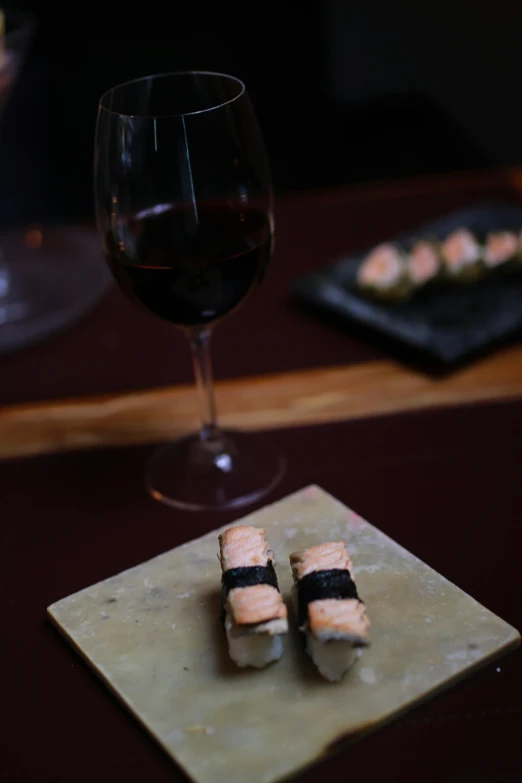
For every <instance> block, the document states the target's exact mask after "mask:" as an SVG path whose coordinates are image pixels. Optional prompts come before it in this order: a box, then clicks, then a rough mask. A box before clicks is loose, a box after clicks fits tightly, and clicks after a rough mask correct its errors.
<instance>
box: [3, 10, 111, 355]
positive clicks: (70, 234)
mask: <svg viewBox="0 0 522 783" xmlns="http://www.w3.org/2000/svg"><path fill="white" fill-rule="evenodd" d="M34 29H35V21H34V18H33V17H32V16H31V14H29V13H27V12H25V11H15V10H10V9H7V10H5V11H3V10H0V119H3V115H4V113H5V111H9V101H8V98H9V94H10V92H11V90H12V88H13V86H14V84H15V82H16V79H17V76H18V74H19V72H20V70H21V68H22V65H23V61H24V57H25V54H26V50H27V48H28V45H29V43H30V41H31V38H32V35H33V32H34ZM6 104H7V108H6ZM5 224H6V220H5V218H4V221H3V225H4V226H5ZM100 256H101V253H100V252H99V246H97V245H95V244H94V243H93V232H92V231H88V230H86V229H85V227H83V226H78V227H72V226H68V227H65V228H60V229H58V228H53V227H50V228H43V227H42V226H40V225H37V226H32V225H30V226H27V228H26V230H25V231H23V232H18V233H16V232H13V231H11V230H9V231H5V232H2V236H1V237H0V354H3V353H9V352H11V351H14V350H18V349H19V348H22V347H23V346H25V345H28V344H30V343H34V342H37V341H39V340H42V339H43V338H44V337H46V336H48V335H49V334H51V333H53V332H55V331H57V330H59V329H61V328H63V327H64V326H67V325H69V324H70V323H71V322H72V321H73V320H75V319H76V318H78V317H79V316H81V315H83V314H84V313H85V312H86V311H87V310H88V309H89V308H90V307H91V306H92V305H93V304H94V303H95V302H96V301H98V299H99V298H100V296H101V295H102V294H103V293H104V292H105V290H106V286H107V283H108V282H109V281H110V276H109V274H108V272H107V269H106V267H105V265H104V264H103V261H102V259H101V258H100Z"/></svg>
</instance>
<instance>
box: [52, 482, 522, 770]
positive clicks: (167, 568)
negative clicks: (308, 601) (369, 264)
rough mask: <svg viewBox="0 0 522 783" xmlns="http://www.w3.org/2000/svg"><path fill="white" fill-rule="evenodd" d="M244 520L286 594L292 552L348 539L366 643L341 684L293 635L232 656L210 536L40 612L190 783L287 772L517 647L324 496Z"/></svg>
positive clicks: (290, 500) (477, 610) (496, 621)
mask: <svg viewBox="0 0 522 783" xmlns="http://www.w3.org/2000/svg"><path fill="white" fill-rule="evenodd" d="M241 523H242V524H245V523H246V524H252V525H257V526H260V527H264V528H265V529H266V536H267V539H268V541H269V542H270V545H271V547H272V549H273V550H274V552H275V555H276V562H277V572H278V576H279V583H280V586H281V590H282V592H283V594H284V595H285V596H288V593H289V590H290V586H291V574H290V569H289V567H288V556H289V554H290V552H292V551H294V550H295V549H301V548H304V547H308V546H312V545H314V544H318V543H320V542H322V541H325V540H330V541H334V540H339V539H344V540H345V541H346V544H347V547H348V550H349V552H350V554H351V555H352V559H353V561H354V566H355V579H356V582H357V586H358V589H359V594H360V595H361V597H362V598H363V599H364V601H365V602H366V606H367V610H368V615H369V617H370V619H371V621H372V640H373V642H372V646H371V647H370V648H369V649H368V650H367V651H365V653H364V655H363V656H362V657H361V659H360V660H359V661H358V662H357V663H356V664H355V666H354V667H353V669H352V670H351V671H350V672H349V674H348V675H347V676H346V677H345V678H344V680H343V681H342V682H341V683H336V684H331V683H328V682H325V681H324V680H322V679H321V678H320V676H319V675H318V674H317V672H316V671H315V669H314V667H313V665H312V663H311V662H310V660H309V659H308V657H307V656H306V654H305V653H304V651H303V648H302V639H301V638H300V634H299V633H297V632H295V631H293V632H292V633H290V634H289V636H288V638H287V640H286V644H285V654H284V656H283V658H282V660H281V661H279V662H278V663H277V664H274V665H272V666H270V667H268V668H267V669H264V670H260V671H257V670H245V669H238V668H236V666H235V665H234V664H233V663H231V662H230V660H229V658H228V656H227V649H226V643H225V639H224V634H223V629H222V627H221V625H220V621H219V599H220V576H221V573H220V567H219V563H218V560H217V557H216V553H217V548H218V546H217V536H218V533H219V532H220V530H215V531H213V532H211V533H208V534H207V535H205V536H203V537H202V538H200V539H197V540H195V541H190V542H189V543H187V544H183V545H182V546H180V547H177V548H176V549H172V550H171V551H170V552H165V553H163V554H161V555H159V556H158V557H156V558H154V559H153V560H150V561H149V562H146V563H142V564H141V565H138V566H136V567H135V568H131V569H130V570H128V571H124V572H123V573H121V574H118V575H117V576H113V577H111V578H109V579H107V580H105V581H103V582H100V583H99V584H96V585H93V586H92V587H88V588H86V589H85V590H82V591H80V592H79V593H76V594H74V595H71V596H69V597H68V598H64V599H63V600H61V601H58V602H57V603H55V604H53V605H52V606H50V607H49V609H48V612H49V615H50V617H51V619H52V620H53V621H54V623H55V624H56V625H57V627H58V628H59V629H60V631H61V632H62V633H63V634H64V635H65V636H66V638H67V639H68V640H69V641H70V642H71V643H72V644H73V646H74V647H75V648H76V650H77V651H78V652H79V653H80V654H81V655H83V657H84V658H85V659H86V660H87V662H88V663H89V664H90V665H91V666H92V667H93V669H94V670H95V671H96V672H97V674H99V676H100V677H101V678H102V679H103V680H104V681H105V683H106V684H107V685H108V686H109V687H110V688H111V689H112V690H113V691H114V692H115V693H116V694H117V695H118V696H119V698H120V699H121V700H122V701H123V702H124V704H125V705H126V706H127V707H128V708H129V710H130V711H131V712H132V713H133V714H134V715H135V717H136V718H137V719H138V720H139V721H140V722H141V723H142V724H143V726H144V727H145V728H146V729H148V731H149V732H150V733H151V734H152V735H153V736H154V737H155V738H156V740H157V741H158V742H159V743H160V744H161V745H162V747H163V748H164V749H165V750H166V752H167V753H168V754H169V755H170V756H172V758H173V759H174V760H175V761H176V762H177V763H178V764H179V765H180V766H181V767H182V768H183V769H184V770H185V772H186V773H187V774H188V775H189V776H190V777H191V778H192V779H193V780H195V781H200V783H221V781H223V783H224V782H225V781H226V783H245V781H249V783H270V782H271V781H276V780H280V779H283V778H287V777H290V776H291V775H293V774H296V773H297V772H298V771H300V770H302V769H303V768H304V767H306V766H308V765H310V764H313V763H314V762H317V761H318V760H319V759H321V758H322V757H324V756H325V755H326V754H328V753H330V752H331V751H333V750H336V749H338V748H340V747H342V746H343V745H344V743H345V742H346V743H349V742H350V741H352V740H353V739H355V738H359V737H360V736H361V735H362V734H364V733H366V732H368V731H370V730H372V729H374V728H375V727H376V726H378V725H379V724H383V723H385V722H387V721H390V720H391V719H392V718H393V717H394V716H397V715H398V714H399V713H403V712H404V711H405V710H407V709H409V708H411V707H413V706H414V705H415V704H417V703H418V702H420V701H421V700H423V699H426V698H428V697H430V696H433V695H434V694H435V693H436V692H437V691H440V690H442V689H444V688H447V687H448V686H449V685H452V684H454V683H455V682H457V681H458V680H459V679H461V678H462V677H464V676H466V675H468V674H470V673H471V672H472V671H473V670H475V669H478V668H480V667H481V666H483V665H484V664H486V663H489V662H491V661H492V660H494V659H495V658H496V657H497V656H499V655H501V654H503V653H506V652H508V651H509V650H510V649H513V648H515V647H516V646H517V645H518V644H519V642H520V636H519V634H518V632H517V631H516V630H515V629H514V628H512V627H511V626H510V625H508V624H507V623H505V622H504V621H503V620H501V619H500V618H499V617H497V616H496V615H494V614H493V613H492V612H490V611H489V610H488V609H485V608H484V607H483V606H481V605H480V604H479V603H477V601H475V600H474V599H473V598H471V597H470V596H469V595H467V594H466V593H464V592H463V591H462V590H460V589H459V588H458V587H456V586H455V585H453V584H452V583H451V582H449V581H448V580H447V579H445V578H444V577H443V576H441V575H440V574H438V573H437V572H436V571H434V570H433V569H431V568H430V567H429V566H427V565H425V564H424V563H422V562H421V561H420V560H418V559H417V558H416V557H415V556H414V555H412V554H410V553H409V552H407V551H406V550H405V549H403V548H402V547H401V546H400V545H399V544H397V543H396V542H395V541H392V540H391V539H390V538H388V536H386V535H384V534H383V533H381V532H380V531H379V530H377V529H376V528H375V527H373V526H372V525H370V524H369V523H368V522H365V521H364V520H363V519H361V517H359V516H358V515H357V514H355V513H354V512H353V511H351V510H350V509H348V508H346V506H344V505H342V504H341V503H340V502H339V501H337V500H335V499H334V498H333V497H331V496H330V495H328V494H327V493H326V492H324V491H323V490H322V489H320V488H319V487H316V486H311V487H307V488H306V489H303V490H301V491H300V492H297V493H295V494H294V495H291V496H289V497H287V498H285V499H283V500H281V501H279V502H277V503H274V504H273V505H271V506H267V507H265V508H263V509H261V510H260V511H256V512H255V513H253V514H251V515H249V516H247V517H245V518H244V519H242V520H241ZM78 709H81V705H78Z"/></svg>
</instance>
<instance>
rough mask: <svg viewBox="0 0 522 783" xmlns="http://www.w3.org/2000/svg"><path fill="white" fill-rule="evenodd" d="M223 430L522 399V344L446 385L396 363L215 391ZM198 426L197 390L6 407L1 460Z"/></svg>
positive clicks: (170, 434) (279, 377)
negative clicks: (226, 428) (224, 428)
mask: <svg viewBox="0 0 522 783" xmlns="http://www.w3.org/2000/svg"><path fill="white" fill-rule="evenodd" d="M216 397H217V403H218V410H219V415H220V422H221V424H222V425H223V426H224V427H239V428H242V429H253V430H255V429H267V430H269V429H277V428H287V427H299V426H307V425H313V424H326V423H331V422H335V421H349V420H351V419H358V418H363V417H371V416H384V415H392V414H397V413H405V412H408V411H416V410H426V409H429V408H439V407H444V406H451V405H453V406H454V405H470V404H473V403H479V402H492V401H501V400H511V399H519V398H522V346H515V347H512V348H509V349H506V350H504V351H501V352H499V353H496V354H495V355H493V356H491V357H489V358H487V359H484V360H482V361H481V362H479V363H477V364H474V365H472V366H471V367H467V368H464V369H461V370H459V371H457V372H455V373H453V374H451V375H448V376H445V377H443V378H433V377H428V376H426V375H422V374H420V373H418V372H415V371H414V370H412V369H409V368H407V367H404V366H402V365H400V364H397V363H396V362H394V361H392V360H382V361H374V362H366V363H362V364H355V365H348V366H340V367H322V368H319V369H309V370H300V371H296V372H287V373H278V374H271V375H261V376H253V377H247V378H235V379H231V380H225V381H220V382H218V383H217V384H216ZM197 427H198V414H197V400H196V395H195V390H194V387H193V386H192V384H189V385H181V386H172V387H161V388H156V389H147V390H143V391H134V392H123V393H117V394H104V395H98V396H94V397H77V398H70V399H61V400H52V401H49V402H36V403H29V404H23V405H7V406H5V407H3V408H2V409H0V458H2V459H9V458H14V457H25V456H32V455H37V454H48V453H53V452H60V451H69V450H76V449H91V448H100V447H111V446H121V445H125V444H139V443H152V442H156V441H164V440H168V439H171V438H174V437H178V436H180V435H183V434H186V433H187V432H190V431H194V430H196V429H197Z"/></svg>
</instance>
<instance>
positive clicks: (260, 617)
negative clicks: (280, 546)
mask: <svg viewBox="0 0 522 783" xmlns="http://www.w3.org/2000/svg"><path fill="white" fill-rule="evenodd" d="M219 561H220V563H221V570H222V577H221V584H222V591H221V619H222V621H223V624H224V626H225V632H226V635H227V640H228V649H229V653H230V657H231V658H232V660H233V661H235V662H236V663H237V665H238V666H242V667H243V666H254V667H256V668H262V667H263V666H266V665H267V664H269V663H271V662H272V661H276V660H278V659H279V658H280V657H281V655H282V653H283V642H282V638H281V637H282V635H283V634H285V633H287V631H288V619H287V609H286V606H285V604H284V602H283V598H282V596H281V593H280V592H279V586H278V583H277V576H276V572H275V569H274V555H273V553H272V552H271V551H270V550H269V548H268V543H267V542H266V540H265V531H264V530H262V529H261V528H256V527H248V526H246V525H240V526H238V527H232V528H229V529H228V530H226V531H225V532H224V533H222V534H221V535H220V536H219Z"/></svg>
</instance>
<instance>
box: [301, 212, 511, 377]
mask: <svg viewBox="0 0 522 783" xmlns="http://www.w3.org/2000/svg"><path fill="white" fill-rule="evenodd" d="M461 226H465V227H467V228H469V229H470V230H471V231H473V232H474V233H475V234H477V236H479V237H480V238H483V237H484V236H485V234H486V233H487V232H488V231H495V230H502V229H505V230H512V231H519V230H521V229H522V208H521V207H519V206H517V205H515V204H508V203H497V202H491V203H483V204H478V205H476V206H472V207H469V208H467V209H463V210H459V211H458V212H452V213H451V214H449V215H446V216H444V217H442V218H439V219H437V220H434V221H432V222H430V223H427V224H425V225H423V226H421V227H420V228H419V229H417V230H416V231H414V232H410V233H408V234H406V235H401V236H399V237H396V238H395V239H394V240H393V241H395V242H398V243H399V244H400V245H402V246H404V247H408V246H409V245H411V243H412V242H413V241H414V240H415V239H418V238H422V237H427V236H430V237H438V238H439V239H444V238H445V237H446V236H447V235H448V234H449V233H450V232H451V231H453V230H454V229H456V228H459V227H461ZM371 249H372V248H366V249H365V250H364V251H362V252H360V253H358V254H357V255H354V256H349V257H343V258H340V259H337V261H336V262H335V263H334V264H333V265H331V266H329V267H327V268H325V269H324V270H320V271H318V272H316V273H313V274H309V275H306V276H304V277H301V278H299V279H298V280H295V281H294V283H293V286H292V291H293V293H294V295H295V296H296V297H297V298H298V299H299V300H301V301H302V302H304V303H306V304H308V305H314V306H316V307H318V308H320V309H322V310H326V311H329V312H330V313H332V314H335V315H337V316H341V317H343V318H346V320H347V321H352V322H353V321H355V322H358V323H359V324H362V325H364V326H366V327H370V328H371V329H374V330H376V331H378V332H380V333H381V334H383V335H386V336H387V337H391V338H393V339H395V340H398V341H400V342H401V343H404V344H407V345H408V346H410V347H412V348H415V349H418V350H420V351H422V352H424V353H426V354H429V355H431V356H432V357H435V358H436V359H438V360H440V361H442V362H444V363H450V364H451V363H456V362H459V361H462V360H464V359H466V358H467V357H468V356H471V355H473V354H474V353H476V352H479V351H481V350H483V349H485V348H487V347H488V346H490V345H493V344H495V343H497V342H498V341H500V340H501V339H503V338H506V337H508V336H509V335H510V334H512V333H513V332H515V331H516V330H518V329H522V265H521V267H520V271H519V272H518V273H517V272H513V271H512V270H511V271H507V270H505V271H502V272H501V271H497V272H493V273H491V274H490V275H489V276H487V277H485V278H484V279H482V280H480V281H479V282H477V283H473V284H470V285H463V284H456V283H453V284H445V285H441V286H440V287H434V288H432V289H431V290H426V291H424V292H420V293H418V294H416V295H414V296H413V297H412V299H410V300H409V301H408V302H404V303H400V304H385V303H381V302H374V301H371V300H369V299H366V298H365V297H364V296H363V295H362V294H361V293H360V292H359V291H358V289H357V286H356V273H357V268H358V266H359V264H360V263H361V261H362V260H363V258H364V257H365V256H366V255H367V254H368V253H369V251H370V250H371Z"/></svg>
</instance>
